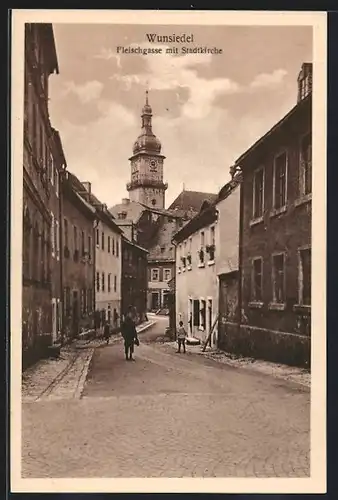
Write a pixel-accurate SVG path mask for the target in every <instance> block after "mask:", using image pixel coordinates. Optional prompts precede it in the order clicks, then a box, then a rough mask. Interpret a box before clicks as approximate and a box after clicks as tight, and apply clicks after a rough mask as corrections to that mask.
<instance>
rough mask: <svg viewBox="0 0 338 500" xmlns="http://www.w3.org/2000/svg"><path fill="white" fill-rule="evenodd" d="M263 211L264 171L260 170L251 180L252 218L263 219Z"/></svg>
mask: <svg viewBox="0 0 338 500" xmlns="http://www.w3.org/2000/svg"><path fill="white" fill-rule="evenodd" d="M263 211H264V170H263V168H260V169H259V170H257V171H256V172H255V174H254V180H253V217H254V219H258V218H259V217H263Z"/></svg>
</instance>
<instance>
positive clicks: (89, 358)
mask: <svg viewBox="0 0 338 500" xmlns="http://www.w3.org/2000/svg"><path fill="white" fill-rule="evenodd" d="M94 351H95V349H94V347H92V348H90V349H89V353H88V355H87V359H86V361H85V363H84V365H83V369H82V372H81V375H80V378H79V381H78V384H77V387H76V390H75V393H74V398H75V399H81V396H82V393H83V389H84V386H85V383H86V379H87V375H88V370H89V366H90V363H91V361H92V359H93V354H94Z"/></svg>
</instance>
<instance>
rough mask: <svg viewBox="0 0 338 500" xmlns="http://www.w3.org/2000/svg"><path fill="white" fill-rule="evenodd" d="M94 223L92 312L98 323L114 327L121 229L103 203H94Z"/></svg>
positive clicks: (116, 324)
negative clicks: (98, 317)
mask: <svg viewBox="0 0 338 500" xmlns="http://www.w3.org/2000/svg"><path fill="white" fill-rule="evenodd" d="M95 209H96V217H97V219H96V222H95V283H96V290H95V312H96V315H99V316H100V317H101V323H103V321H108V323H109V325H111V327H112V328H118V327H119V325H120V317H121V276H122V251H121V245H122V244H121V233H122V231H121V229H120V228H119V227H118V226H117V225H116V224H115V222H114V220H113V218H112V216H111V215H110V214H109V212H108V210H107V209H106V207H105V206H102V205H99V206H98V205H96V207H95Z"/></svg>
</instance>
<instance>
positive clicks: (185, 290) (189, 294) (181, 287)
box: [176, 223, 219, 344]
mask: <svg viewBox="0 0 338 500" xmlns="http://www.w3.org/2000/svg"><path fill="white" fill-rule="evenodd" d="M214 226H215V241H216V242H217V241H218V239H219V238H218V236H217V231H218V224H217V223H216V224H214ZM203 231H204V232H205V235H206V240H205V242H206V244H208V239H207V238H208V234H209V231H210V226H208V227H206V228H204V229H203ZM217 246H218V245H217V244H216V251H215V259H217V252H218V248H217ZM183 248H184V242H183V244H182V243H181V244H180V245H179V246H178V248H177V249H176V262H177V269H176V322H177V323H178V322H179V321H180V320H182V321H183V323H184V326H185V327H186V328H187V329H189V324H188V323H189V313H190V306H189V299H191V300H200V301H201V300H205V301H208V300H212V317H211V324H212V323H213V321H214V319H215V317H216V316H217V315H218V278H217V273H216V265H215V264H211V265H209V262H208V259H207V257H206V259H205V264H204V267H200V264H199V257H198V251H199V249H200V248H201V245H200V231H198V232H196V233H194V234H192V235H191V257H192V258H191V266H189V269H188V266H187V267H186V269H185V270H183V269H181V271H180V270H179V266H178V262H180V258H181V256H182V252H183V253H184V250H183ZM187 248H188V241H187ZM190 268H191V269H190ZM206 316H207V318H206V327H205V328H204V329H202V328H201V327H197V326H193V329H192V334H193V336H195V337H196V338H199V339H201V340H205V339H206V337H207V335H208V332H209V327H210V321H209V318H208V314H207V315H206ZM213 343H214V344H216V343H217V329H216V331H215V335H214V336H213Z"/></svg>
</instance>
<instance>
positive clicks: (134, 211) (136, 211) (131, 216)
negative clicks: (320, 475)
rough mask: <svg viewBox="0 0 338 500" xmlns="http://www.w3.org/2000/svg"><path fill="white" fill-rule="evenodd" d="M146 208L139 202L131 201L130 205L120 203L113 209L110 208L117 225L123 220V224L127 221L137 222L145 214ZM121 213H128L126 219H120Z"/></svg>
mask: <svg viewBox="0 0 338 500" xmlns="http://www.w3.org/2000/svg"><path fill="white" fill-rule="evenodd" d="M144 210H145V208H144V205H142V204H141V203H139V202H137V201H129V202H128V203H118V204H117V205H114V206H113V207H111V208H109V212H110V213H111V214H112V215H113V217H115V219H117V220H116V223H117V224H118V220H121V221H123V222H126V221H131V222H134V223H135V222H137V221H138V220H139V218H140V216H141V215H142V213H143V212H144ZM121 212H126V217H125V219H118V214H119V213H121Z"/></svg>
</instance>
